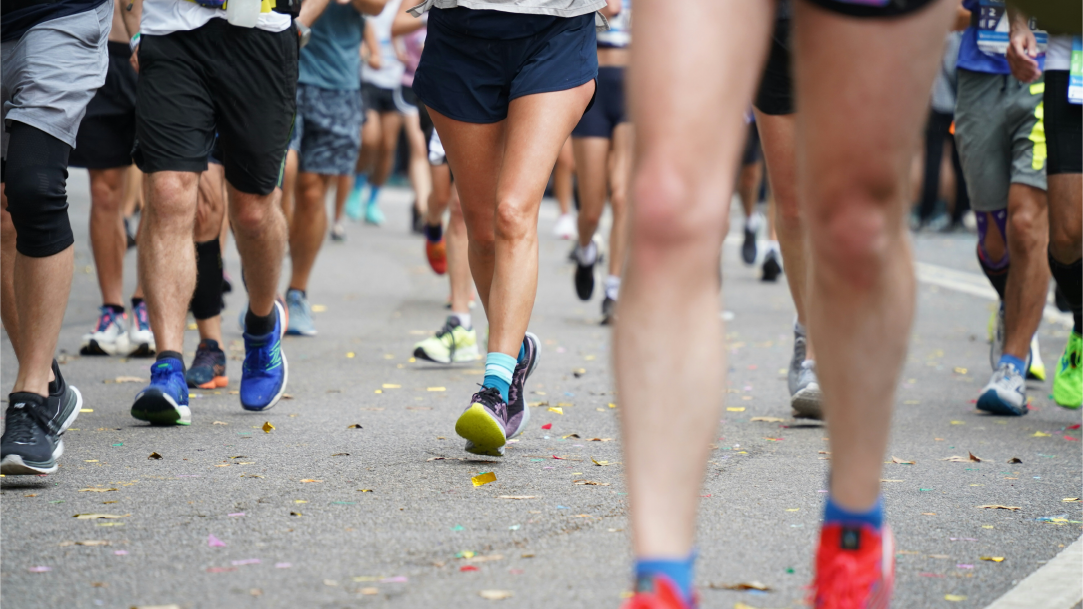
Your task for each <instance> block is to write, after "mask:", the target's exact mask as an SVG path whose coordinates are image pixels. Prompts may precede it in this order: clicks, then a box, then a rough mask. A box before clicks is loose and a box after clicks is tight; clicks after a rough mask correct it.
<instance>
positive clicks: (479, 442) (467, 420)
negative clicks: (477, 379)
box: [455, 387, 508, 457]
mask: <svg viewBox="0 0 1083 609" xmlns="http://www.w3.org/2000/svg"><path fill="white" fill-rule="evenodd" d="M507 428H508V405H507V404H506V403H505V402H504V398H503V397H501V396H500V390H499V389H497V388H495V387H482V388H481V391H478V392H477V393H475V394H474V395H473V397H471V398H470V406H468V407H467V408H466V411H464V412H463V413H462V414H461V415H459V420H458V421H456V422H455V433H457V434H459V436H461V437H463V438H465V439H466V452H468V453H472V454H475V455H488V456H491V457H501V456H503V455H504V445H505V444H507V442H508V437H507V435H506V434H507V431H506V430H507Z"/></svg>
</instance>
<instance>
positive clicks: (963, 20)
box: [951, 2, 970, 32]
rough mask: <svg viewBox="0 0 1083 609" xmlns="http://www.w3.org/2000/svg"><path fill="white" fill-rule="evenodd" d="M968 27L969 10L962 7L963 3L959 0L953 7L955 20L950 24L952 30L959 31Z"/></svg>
mask: <svg viewBox="0 0 1083 609" xmlns="http://www.w3.org/2000/svg"><path fill="white" fill-rule="evenodd" d="M968 27H970V11H968V10H966V9H965V8H963V3H962V2H960V3H959V6H958V7H956V8H955V22H954V23H953V24H952V26H951V29H952V31H956V32H961V31H963V30H965V29H966V28H968Z"/></svg>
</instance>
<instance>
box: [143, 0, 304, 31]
mask: <svg viewBox="0 0 1083 609" xmlns="http://www.w3.org/2000/svg"><path fill="white" fill-rule="evenodd" d="M216 17H217V18H220V19H225V18H226V11H225V10H223V9H213V8H206V7H203V6H200V5H198V4H196V3H195V2H188V0H144V2H143V16H142V18H141V19H140V21H139V31H140V33H142V34H149V35H152V36H163V35H165V34H172V33H173V32H182V31H190V30H194V29H197V28H201V27H203V26H204V25H206V24H207V22H208V21H210V20H211V19H214V18H216ZM291 21H292V18H291V17H290V16H289V15H286V14H284V13H274V12H271V13H260V16H259V20H258V21H256V27H257V28H258V29H261V30H266V31H268V32H281V31H282V30H285V29H287V28H289V27H290V23H291Z"/></svg>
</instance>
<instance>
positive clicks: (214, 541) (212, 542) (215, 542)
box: [207, 535, 226, 548]
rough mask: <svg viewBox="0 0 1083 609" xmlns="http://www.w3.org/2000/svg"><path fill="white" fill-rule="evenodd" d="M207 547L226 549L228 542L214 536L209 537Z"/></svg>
mask: <svg viewBox="0 0 1083 609" xmlns="http://www.w3.org/2000/svg"><path fill="white" fill-rule="evenodd" d="M207 547H210V548H224V547H226V542H224V541H222V540H221V539H218V538H217V537H215V536H214V535H207Z"/></svg>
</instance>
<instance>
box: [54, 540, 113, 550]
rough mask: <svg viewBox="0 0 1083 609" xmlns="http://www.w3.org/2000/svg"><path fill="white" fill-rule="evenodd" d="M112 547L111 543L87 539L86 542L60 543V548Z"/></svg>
mask: <svg viewBox="0 0 1083 609" xmlns="http://www.w3.org/2000/svg"><path fill="white" fill-rule="evenodd" d="M109 545H113V542H111V541H106V540H104V539H87V540H86V541H62V542H60V547H62V548H67V547H69V546H109Z"/></svg>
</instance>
